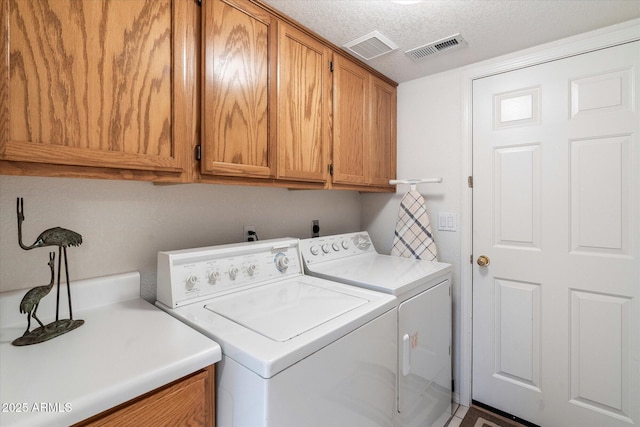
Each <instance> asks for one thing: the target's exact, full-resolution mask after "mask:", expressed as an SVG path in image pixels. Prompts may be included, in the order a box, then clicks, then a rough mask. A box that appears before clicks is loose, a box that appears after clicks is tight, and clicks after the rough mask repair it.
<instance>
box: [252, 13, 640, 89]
mask: <svg viewBox="0 0 640 427" xmlns="http://www.w3.org/2000/svg"><path fill="white" fill-rule="evenodd" d="M263 1H264V2H265V3H268V4H270V5H271V6H272V7H274V8H275V9H278V10H279V11H281V12H283V13H284V14H286V15H288V16H290V17H291V18H293V19H295V20H296V21H298V22H300V23H301V24H303V25H304V26H306V27H307V28H310V29H311V30H313V31H314V32H316V33H318V34H320V35H321V36H323V37H324V38H326V39H327V40H329V41H331V42H332V43H334V44H336V45H338V46H342V45H344V44H345V43H347V42H350V41H352V40H354V39H356V38H358V37H361V36H364V35H366V34H368V33H370V32H372V31H374V30H377V31H380V32H381V33H382V34H384V35H385V36H387V37H388V38H389V39H390V40H391V41H392V42H394V43H395V44H396V45H398V46H399V49H397V50H395V51H393V52H391V53H387V54H385V55H382V56H379V57H377V58H373V59H371V60H369V61H365V62H366V63H367V64H369V65H370V66H371V67H373V68H375V69H376V70H378V71H380V72H381V73H382V74H384V75H386V76H388V77H390V78H392V79H393V80H395V81H397V82H398V83H401V82H405V81H408V80H413V79H416V78H419V77H422V76H426V75H429V74H434V73H438V72H441V71H446V70H450V69H453V68H457V67H461V66H464V65H468V64H472V63H474V62H478V61H482V60H485V59H489V58H493V57H496V56H500V55H503V54H507V53H510V52H514V51H517V50H520V49H525V48H528V47H531V46H536V45H539V44H542V43H547V42H550V41H554V40H558V39H561V38H564V37H569V36H572V35H575V34H580V33H583V32H587V31H591V30H595V29H597V28H601V27H605V26H608V25H613V24H617V23H620V22H624V21H628V20H631V19H635V18H640V0H423V1H420V2H418V3H416V4H404V5H403V4H398V3H395V2H393V1H391V0H263ZM456 33H460V34H461V35H462V37H463V38H464V39H465V40H466V42H467V43H468V46H466V47H462V48H456V49H452V50H450V51H443V52H439V53H436V54H434V55H431V56H428V57H426V58H425V59H423V60H422V61H420V62H415V61H413V60H412V59H410V58H409V57H408V56H407V55H406V54H405V53H404V52H405V51H406V50H409V49H413V48H416V47H419V46H421V45H424V44H426V43H430V42H432V41H436V40H439V39H442V38H445V37H448V36H451V35H454V34H456Z"/></svg>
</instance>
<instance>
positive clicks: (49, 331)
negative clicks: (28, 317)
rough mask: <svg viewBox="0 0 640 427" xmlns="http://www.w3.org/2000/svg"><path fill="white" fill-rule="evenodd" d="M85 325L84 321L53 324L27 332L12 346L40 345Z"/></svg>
mask: <svg viewBox="0 0 640 427" xmlns="http://www.w3.org/2000/svg"><path fill="white" fill-rule="evenodd" d="M82 325H84V320H74V319H62V320H56V321H55V322H51V323H49V324H48V325H45V326H44V327H39V328H36V329H34V330H33V331H29V332H27V333H26V334H25V335H23V336H21V337H20V338H16V339H15V340H13V342H12V343H11V344H13V345H15V346H23V345H31V344H38V343H41V342H45V341H48V340H50V339H52V338H55V337H58V336H60V335H63V334H66V333H67V332H70V331H73V330H74V329H76V328H78V327H80V326H82Z"/></svg>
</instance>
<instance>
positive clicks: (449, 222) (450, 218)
mask: <svg viewBox="0 0 640 427" xmlns="http://www.w3.org/2000/svg"><path fill="white" fill-rule="evenodd" d="M438 230H440V231H458V214H456V213H452V212H440V213H439V214H438Z"/></svg>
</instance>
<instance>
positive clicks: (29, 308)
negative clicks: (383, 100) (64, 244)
mask: <svg viewBox="0 0 640 427" xmlns="http://www.w3.org/2000/svg"><path fill="white" fill-rule="evenodd" d="M55 259H56V253H55V252H49V268H50V269H51V281H50V282H49V284H48V285H46V286H38V287H35V288H33V289H31V290H29V292H27V293H26V294H25V295H24V297H22V301H20V313H27V330H26V331H24V334H23V335H22V336H23V337H24V336H26V335H27V334H28V333H29V329H31V318H32V317H33V318H34V319H36V321H37V322H38V323H39V324H40V326H42V329H44V324H43V323H42V322H41V321H40V319H38V316H36V311H38V306H39V305H40V300H41V299H42V298H44V297H46V296H47V294H49V292H51V288H53V284H54V283H55V280H54V260H55Z"/></svg>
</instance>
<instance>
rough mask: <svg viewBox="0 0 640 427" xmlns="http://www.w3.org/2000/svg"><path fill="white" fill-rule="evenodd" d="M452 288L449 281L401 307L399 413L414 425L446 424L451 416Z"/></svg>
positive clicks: (409, 300)
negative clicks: (441, 420) (440, 421)
mask: <svg viewBox="0 0 640 427" xmlns="http://www.w3.org/2000/svg"><path fill="white" fill-rule="evenodd" d="M450 288H451V286H450V281H449V280H445V281H443V282H441V283H440V284H438V285H437V286H434V287H432V288H430V289H428V290H427V291H425V292H422V293H420V294H418V295H416V296H415V297H413V298H411V299H408V300H407V301H405V302H403V303H402V304H400V306H399V308H398V328H399V329H398V339H399V343H398V344H399V346H398V352H399V353H398V365H399V366H398V412H400V418H401V419H406V420H410V425H414V424H415V425H427V426H431V425H444V423H446V420H447V419H448V418H449V414H450V409H451V408H450V405H451V354H450V344H451V295H450ZM441 418H442V419H443V420H444V422H443V423H439V422H438V423H436V421H438V420H439V419H441Z"/></svg>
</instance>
